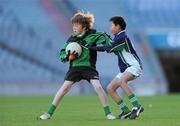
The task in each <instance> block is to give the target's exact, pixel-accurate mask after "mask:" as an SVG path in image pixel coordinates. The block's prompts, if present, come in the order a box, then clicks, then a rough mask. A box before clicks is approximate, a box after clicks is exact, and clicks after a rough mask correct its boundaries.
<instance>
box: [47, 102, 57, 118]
mask: <svg viewBox="0 0 180 126" xmlns="http://www.w3.org/2000/svg"><path fill="white" fill-rule="evenodd" d="M55 109H56V106H55V105H53V104H52V105H51V106H50V107H49V109H48V113H49V114H50V115H51V116H52V115H53V113H54V111H55Z"/></svg>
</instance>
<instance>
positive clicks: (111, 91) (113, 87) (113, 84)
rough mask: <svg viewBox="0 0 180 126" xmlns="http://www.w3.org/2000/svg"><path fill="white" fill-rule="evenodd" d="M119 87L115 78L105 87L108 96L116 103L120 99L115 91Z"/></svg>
mask: <svg viewBox="0 0 180 126" xmlns="http://www.w3.org/2000/svg"><path fill="white" fill-rule="evenodd" d="M118 87H120V86H119V85H118V80H117V78H114V79H113V80H112V81H111V83H110V84H109V85H108V86H107V91H108V93H109V95H110V96H111V97H112V99H113V100H114V101H115V102H116V103H117V102H119V101H120V100H121V99H122V98H121V96H120V95H119V94H118V93H117V92H116V90H117V89H118Z"/></svg>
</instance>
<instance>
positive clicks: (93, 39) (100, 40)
mask: <svg viewBox="0 0 180 126" xmlns="http://www.w3.org/2000/svg"><path fill="white" fill-rule="evenodd" d="M71 42H77V43H79V44H80V45H81V46H82V53H81V55H80V57H78V58H77V59H75V60H73V61H71V62H70V68H71V67H92V68H96V60H97V52H96V51H92V50H89V49H88V48H86V47H89V46H96V45H98V44H104V43H108V42H109V38H108V37H107V36H106V35H104V34H103V33H101V32H97V31H96V30H93V29H89V30H87V31H86V32H85V34H84V35H74V34H73V35H71V36H70V38H69V39H68V40H67V42H66V43H65V45H64V48H63V49H62V50H61V51H60V60H61V61H62V62H67V60H66V59H65V57H66V55H67V54H66V51H65V48H66V46H67V45H68V44H69V43H71Z"/></svg>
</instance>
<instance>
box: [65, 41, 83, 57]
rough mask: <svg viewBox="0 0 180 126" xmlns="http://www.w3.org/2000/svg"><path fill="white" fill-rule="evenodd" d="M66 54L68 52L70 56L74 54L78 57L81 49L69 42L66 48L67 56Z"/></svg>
mask: <svg viewBox="0 0 180 126" xmlns="http://www.w3.org/2000/svg"><path fill="white" fill-rule="evenodd" d="M68 52H70V54H73V52H74V54H77V56H78V57H79V56H80V55H81V53H82V48H81V46H80V45H79V44H78V43H77V42H71V43H69V44H68V45H67V47H66V54H68Z"/></svg>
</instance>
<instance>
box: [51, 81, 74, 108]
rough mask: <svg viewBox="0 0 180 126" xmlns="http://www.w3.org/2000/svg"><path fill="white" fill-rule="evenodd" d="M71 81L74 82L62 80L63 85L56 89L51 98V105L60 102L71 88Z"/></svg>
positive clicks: (56, 104)
mask: <svg viewBox="0 0 180 126" xmlns="http://www.w3.org/2000/svg"><path fill="white" fill-rule="evenodd" d="M73 83H74V82H72V81H64V83H63V85H62V86H61V88H60V89H59V90H58V92H57V93H56V95H55V97H54V99H53V102H52V104H53V105H55V106H58V105H59V104H60V102H61V101H62V99H63V97H64V95H65V94H66V93H67V92H68V91H69V90H70V89H71V87H72V85H73Z"/></svg>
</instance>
